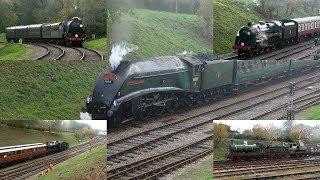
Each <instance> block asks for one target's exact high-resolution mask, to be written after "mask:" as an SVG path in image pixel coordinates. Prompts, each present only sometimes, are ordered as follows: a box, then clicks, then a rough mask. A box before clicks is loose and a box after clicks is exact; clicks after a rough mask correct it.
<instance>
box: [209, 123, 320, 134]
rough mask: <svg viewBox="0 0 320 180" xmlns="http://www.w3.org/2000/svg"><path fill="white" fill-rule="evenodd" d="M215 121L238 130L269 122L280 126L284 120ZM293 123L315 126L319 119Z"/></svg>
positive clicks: (264, 124) (266, 124) (265, 124)
mask: <svg viewBox="0 0 320 180" xmlns="http://www.w3.org/2000/svg"><path fill="white" fill-rule="evenodd" d="M214 122H215V123H223V124H226V125H229V126H231V130H239V131H240V132H242V131H244V130H246V129H252V128H253V126H254V125H256V124H258V125H262V126H268V125H270V124H273V125H274V126H276V127H282V125H283V122H284V121H279V120H261V121H258V120H217V121H214ZM294 122H295V124H305V125H309V126H316V125H320V121H317V120H314V121H312V120H304V121H294Z"/></svg>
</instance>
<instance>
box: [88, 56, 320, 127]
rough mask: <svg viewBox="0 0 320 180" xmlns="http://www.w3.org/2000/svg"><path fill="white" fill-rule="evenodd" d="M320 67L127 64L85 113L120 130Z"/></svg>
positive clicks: (99, 85) (101, 83)
mask: <svg viewBox="0 0 320 180" xmlns="http://www.w3.org/2000/svg"><path fill="white" fill-rule="evenodd" d="M319 65H320V61H319V60H318V59H305V60H277V61H270V60H269V61H267V60H218V59H215V58H214V57H213V55H212V54H206V55H203V54H202V55H195V56H192V55H182V56H167V57H155V58H146V59H143V60H141V61H133V62H126V61H124V62H122V63H121V64H120V65H119V67H118V68H116V70H114V71H110V72H107V73H103V74H101V75H100V77H99V78H98V79H97V82H96V86H95V88H94V91H93V94H92V95H91V96H89V97H88V98H87V103H86V110H87V112H88V113H89V114H91V115H92V118H93V119H107V120H108V122H109V123H111V124H112V125H117V124H120V123H121V122H122V121H123V119H128V118H133V117H139V118H141V119H145V118H149V117H151V116H158V115H161V114H163V113H165V112H166V111H167V112H173V111H175V110H176V108H177V107H179V106H182V105H183V106H193V105H195V104H198V103H200V102H204V101H211V100H213V99H215V98H217V97H221V96H224V95H227V94H230V93H232V92H233V91H235V90H239V89H243V88H247V87H248V86H252V85H257V84H260V83H263V82H266V81H269V80H271V79H277V78H280V77H284V76H290V75H292V74H294V73H298V72H302V71H304V70H306V69H311V68H315V67H319Z"/></svg>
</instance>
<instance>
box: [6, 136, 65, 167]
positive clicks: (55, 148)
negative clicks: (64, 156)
mask: <svg viewBox="0 0 320 180" xmlns="http://www.w3.org/2000/svg"><path fill="white" fill-rule="evenodd" d="M68 148H69V144H68V143H66V142H61V141H52V142H50V143H47V144H43V143H35V144H24V145H18V146H7V147H0V165H7V164H12V163H14V162H18V161H23V160H27V159H30V158H34V157H40V156H45V155H48V154H52V153H57V152H61V151H65V150H67V149H68Z"/></svg>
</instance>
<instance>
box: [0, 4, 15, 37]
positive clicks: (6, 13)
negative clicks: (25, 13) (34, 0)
mask: <svg viewBox="0 0 320 180" xmlns="http://www.w3.org/2000/svg"><path fill="white" fill-rule="evenodd" d="M0 14H1V16H0V32H4V31H5V28H6V27H9V26H14V25H15V24H16V23H18V16H17V14H16V12H15V10H14V3H13V2H12V1H10V0H1V1H0Z"/></svg>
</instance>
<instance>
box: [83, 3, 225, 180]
mask: <svg viewBox="0 0 320 180" xmlns="http://www.w3.org/2000/svg"><path fill="white" fill-rule="evenodd" d="M108 2H110V3H107V4H108V20H107V22H108V23H107V32H108V33H107V35H108V36H107V37H108V38H107V39H108V44H109V50H110V52H109V55H110V57H109V58H108V59H109V64H110V68H109V71H106V72H105V73H103V74H102V75H101V76H100V77H99V79H98V80H97V83H96V85H95V89H94V91H93V94H92V96H91V97H89V98H88V101H87V112H88V113H89V114H90V115H92V118H93V119H104V118H105V119H107V120H108V145H107V147H108V153H107V178H108V179H212V138H213V137H212V136H213V134H212V121H213V119H211V118H210V117H204V116H201V115H200V114H201V113H200V112H198V113H195V111H197V110H195V109H196V108H195V107H197V106H198V105H203V104H206V103H208V101H206V100H207V99H206V98H204V96H202V95H204V93H202V90H207V89H209V88H210V87H209V86H210V84H211V83H212V81H214V80H213V79H216V76H215V74H212V71H211V70H212V69H214V68H218V66H219V61H217V63H216V62H215V61H214V56H213V54H212V43H213V38H212V17H213V16H212V1H211V0H199V1H193V0H192V1H191V0H190V1H189V0H184V1H157V0H151V1H150V0H142V1H141V0H139V1H118V0H117V1H111V0H110V1H108ZM215 65H217V67H215ZM209 67H210V68H211V69H210V68H209ZM219 67H221V66H219ZM202 77H203V78H202ZM205 77H208V79H206V82H205V84H204V79H205ZM209 77H211V79H210V80H212V81H210V80H209ZM212 77H214V78H212ZM209 81H210V82H209ZM202 85H204V86H202ZM192 110H194V111H192ZM202 115H203V114H202Z"/></svg>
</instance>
